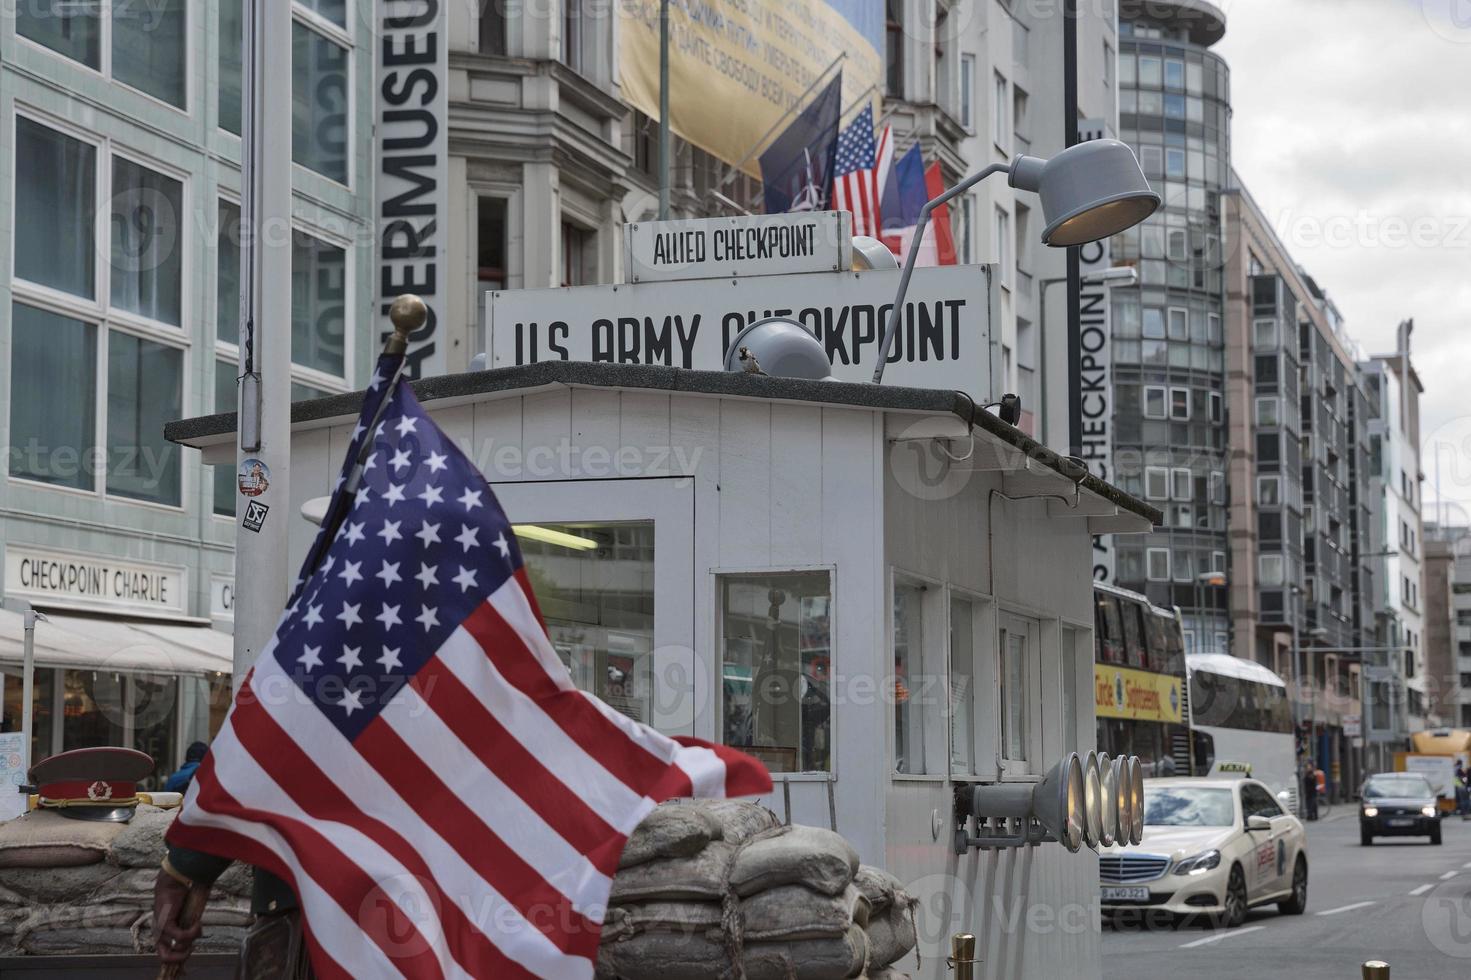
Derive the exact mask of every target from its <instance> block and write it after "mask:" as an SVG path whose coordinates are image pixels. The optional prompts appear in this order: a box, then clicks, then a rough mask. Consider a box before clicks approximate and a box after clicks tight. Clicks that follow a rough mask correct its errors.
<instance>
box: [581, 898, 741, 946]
mask: <svg viewBox="0 0 1471 980" xmlns="http://www.w3.org/2000/svg"><path fill="white" fill-rule="evenodd" d="M720 916H721V904H720V903H719V902H634V903H632V904H630V905H614V906H613V907H612V908H610V909H608V915H607V917H606V918H605V919H604V920H603V942H610V941H613V940H615V939H617V938H619V937H623V938H627V937H630V936H636V935H638V934H639V933H643V932H672V933H677V934H680V935H690V934H693V933H696V932H706V931H708V930H710V929H718V928H720Z"/></svg>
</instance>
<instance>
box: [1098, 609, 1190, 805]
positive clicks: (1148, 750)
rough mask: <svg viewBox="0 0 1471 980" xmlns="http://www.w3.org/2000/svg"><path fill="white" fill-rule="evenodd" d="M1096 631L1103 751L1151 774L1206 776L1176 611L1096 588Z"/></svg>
mask: <svg viewBox="0 0 1471 980" xmlns="http://www.w3.org/2000/svg"><path fill="white" fill-rule="evenodd" d="M1093 626H1094V628H1093V638H1094V643H1093V648H1094V655H1093V681H1094V684H1093V687H1094V693H1093V699H1094V705H1095V708H1096V710H1097V714H1098V750H1099V751H1100V752H1107V753H1109V754H1110V755H1115V756H1118V755H1137V756H1139V760H1140V762H1141V763H1142V764H1143V766H1144V773H1145V775H1147V776H1190V775H1194V774H1195V773H1196V772H1197V771H1199V772H1203V771H1204V770H1202V769H1200V768H1199V766H1198V764H1197V763H1196V761H1195V760H1194V759H1193V758H1192V750H1191V739H1190V716H1189V709H1188V706H1187V700H1188V692H1187V688H1186V683H1185V640H1184V634H1183V633H1182V632H1181V629H1180V614H1179V611H1178V610H1173V609H1163V608H1161V607H1159V606H1155V605H1152V604H1151V603H1150V601H1149V599H1148V598H1146V597H1145V596H1143V595H1140V594H1139V593H1137V592H1130V591H1128V590H1127V589H1120V588H1115V587H1114V586H1111V585H1104V584H1102V583H1095V584H1094V586H1093Z"/></svg>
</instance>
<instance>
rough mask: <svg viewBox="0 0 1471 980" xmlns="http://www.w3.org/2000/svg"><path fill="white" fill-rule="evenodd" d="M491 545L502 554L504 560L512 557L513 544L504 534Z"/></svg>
mask: <svg viewBox="0 0 1471 980" xmlns="http://www.w3.org/2000/svg"><path fill="white" fill-rule="evenodd" d="M491 543H492V544H494V545H495V548H496V550H497V551H499V552H500V553H501V557H502V558H506V559H509V558H510V557H511V542H509V541H507V540H506V536H505V535H504V534H502V535H501V536H500V537H498V538H496V539H495V541H493V542H491Z"/></svg>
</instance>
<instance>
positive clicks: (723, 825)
mask: <svg viewBox="0 0 1471 980" xmlns="http://www.w3.org/2000/svg"><path fill="white" fill-rule="evenodd" d="M679 805H680V806H689V807H694V808H697V809H700V810H704V811H705V812H706V813H709V814H710V815H711V816H713V817H714V818H715V821H716V823H717V824H718V825H719V834H718V836H717V839H718V840H723V841H725V842H726V843H727V844H744V843H745V842H746V841H747V840H749V839H750V838H752V837H755V836H756V835H757V834H760V833H763V832H765V831H768V830H775V829H776V828H777V827H780V826H781V825H782V823H781V820H780V819H779V818H778V817H777V815H776V814H774V813H772V812H771V811H770V810H768V809H766V807H764V806H762V805H760V804H759V803H752V802H750V801H749V800H719V799H706V798H703V797H702V798H699V799H690V800H680V801H679Z"/></svg>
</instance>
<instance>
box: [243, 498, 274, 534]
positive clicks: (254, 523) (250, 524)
mask: <svg viewBox="0 0 1471 980" xmlns="http://www.w3.org/2000/svg"><path fill="white" fill-rule="evenodd" d="M270 509H271V508H270V507H268V506H266V505H265V504H263V503H261V502H260V501H259V500H252V501H251V502H250V503H248V504H246V505H245V516H244V517H242V518H241V519H240V523H241V524H243V525H244V526H245V530H247V531H255V532H256V533H260V529H261V525H263V524H265V522H266V511H268V510H270Z"/></svg>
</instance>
